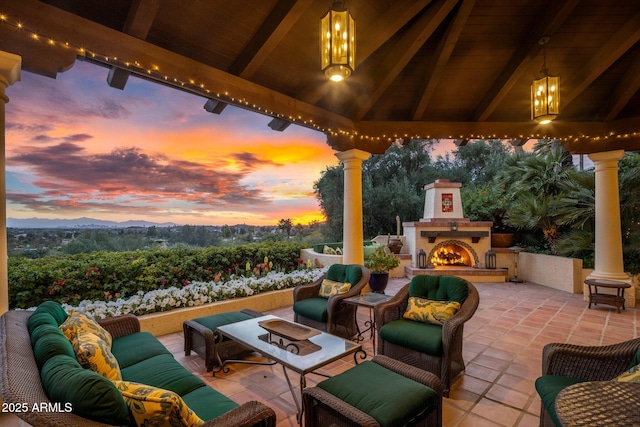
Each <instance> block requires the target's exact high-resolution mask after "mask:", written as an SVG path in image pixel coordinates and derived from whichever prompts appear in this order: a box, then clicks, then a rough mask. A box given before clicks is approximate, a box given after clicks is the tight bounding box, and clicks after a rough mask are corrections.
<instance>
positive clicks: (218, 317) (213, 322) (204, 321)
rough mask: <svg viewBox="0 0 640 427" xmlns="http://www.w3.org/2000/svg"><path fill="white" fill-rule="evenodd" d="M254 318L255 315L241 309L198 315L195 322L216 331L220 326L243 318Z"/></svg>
mask: <svg viewBox="0 0 640 427" xmlns="http://www.w3.org/2000/svg"><path fill="white" fill-rule="evenodd" d="M249 319H253V316H251V315H249V314H246V313H242V312H240V311H230V312H228V313H220V314H213V315H211V316H204V317H198V318H197V319H193V321H194V322H196V323H199V324H201V325H202V326H205V327H207V328H209V329H211V330H212V331H215V330H216V329H217V328H218V326H222V325H229V324H231V323H236V322H241V321H243V320H249Z"/></svg>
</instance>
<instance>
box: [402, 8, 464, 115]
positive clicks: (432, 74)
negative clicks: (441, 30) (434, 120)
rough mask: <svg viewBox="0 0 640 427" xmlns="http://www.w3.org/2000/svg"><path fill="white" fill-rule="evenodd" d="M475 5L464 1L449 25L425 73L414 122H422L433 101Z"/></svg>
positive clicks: (415, 109)
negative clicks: (432, 98) (428, 106)
mask: <svg viewBox="0 0 640 427" xmlns="http://www.w3.org/2000/svg"><path fill="white" fill-rule="evenodd" d="M475 3H476V0H463V1H462V4H461V5H460V7H459V9H458V11H457V13H456V17H455V19H454V20H453V22H452V23H451V25H449V28H447V32H446V34H445V35H444V37H443V38H442V40H441V41H440V43H439V44H438V48H437V49H436V54H435V59H434V60H433V61H431V62H430V65H429V69H428V70H427V72H426V73H425V78H424V82H423V86H422V88H421V91H420V93H421V94H422V95H421V96H420V99H419V100H418V103H417V105H416V107H415V108H414V111H413V114H412V116H413V120H421V119H422V118H423V116H424V113H425V110H426V109H427V105H429V101H430V100H431V97H432V96H433V93H434V91H435V90H436V87H437V86H438V83H439V82H440V80H441V79H442V78H443V77H444V69H445V66H446V65H447V62H449V58H450V57H451V53H452V52H453V49H454V48H455V46H456V43H457V42H458V38H459V37H460V33H461V32H462V30H463V29H464V25H465V23H466V22H467V19H468V18H469V15H470V14H471V10H472V9H473V5H474V4H475Z"/></svg>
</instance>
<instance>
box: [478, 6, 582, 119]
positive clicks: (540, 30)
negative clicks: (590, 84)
mask: <svg viewBox="0 0 640 427" xmlns="http://www.w3.org/2000/svg"><path fill="white" fill-rule="evenodd" d="M579 2H580V0H569V1H561V2H553V3H552V6H551V9H546V8H545V10H544V16H543V17H541V18H540V25H538V26H537V27H536V28H535V29H533V30H532V31H530V32H528V33H527V37H526V39H525V40H523V41H522V43H521V44H520V46H519V48H518V49H516V51H515V52H514V54H513V55H512V56H511V58H510V59H509V62H508V63H507V65H506V66H505V67H504V68H503V69H502V72H501V73H500V75H499V76H498V77H497V78H496V80H495V81H494V82H493V85H492V86H491V88H490V89H489V90H488V91H487V93H486V94H485V95H484V97H483V98H482V101H480V103H479V104H478V107H477V108H476V111H475V114H474V119H475V120H477V121H479V122H483V121H485V120H487V119H488V118H489V116H490V115H491V113H493V111H494V110H495V109H496V107H498V105H500V102H502V100H503V99H504V97H505V96H506V95H507V93H509V91H510V90H511V88H512V87H513V85H514V84H516V82H517V81H518V80H519V79H520V77H522V74H523V73H524V72H526V70H527V65H528V64H529V62H530V61H531V60H532V59H533V58H535V56H536V55H537V54H538V52H539V51H540V44H539V41H540V38H542V37H543V36H545V35H549V34H553V33H555V32H556V31H557V30H558V29H559V28H560V26H561V25H562V23H563V22H564V21H565V20H566V19H567V17H568V16H569V14H570V13H571V11H572V10H573V9H574V8H575V7H576V5H577V4H578V3H579ZM563 102H564V100H563Z"/></svg>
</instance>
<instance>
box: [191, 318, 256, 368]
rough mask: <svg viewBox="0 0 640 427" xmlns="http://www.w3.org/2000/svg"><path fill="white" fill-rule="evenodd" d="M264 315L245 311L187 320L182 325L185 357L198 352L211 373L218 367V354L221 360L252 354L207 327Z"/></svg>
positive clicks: (240, 345)
mask: <svg viewBox="0 0 640 427" xmlns="http://www.w3.org/2000/svg"><path fill="white" fill-rule="evenodd" d="M262 315H263V314H262V313H259V312H257V311H253V310H250V309H244V310H240V311H239V312H230V313H221V314H212V315H211V316H206V317H201V318H198V319H193V320H185V322H184V323H183V324H182V329H183V331H184V354H185V356H189V355H190V354H191V352H192V351H194V352H196V353H197V354H199V355H200V356H201V357H202V358H203V359H204V361H205V366H206V368H207V372H211V371H213V368H214V367H215V366H217V365H218V358H217V357H216V353H218V356H219V357H220V359H221V360H226V359H235V358H238V357H240V356H242V355H243V354H244V353H250V352H251V350H250V349H249V348H247V347H245V346H243V345H242V344H240V343H237V342H236V341H233V340H229V339H222V337H221V336H220V335H218V334H217V333H216V331H215V330H214V329H211V327H208V326H206V325H217V326H221V325H225V324H229V323H233V322H234V320H230V319H234V318H235V319H242V318H243V317H244V318H248V317H260V316H262ZM235 321H237V320H235Z"/></svg>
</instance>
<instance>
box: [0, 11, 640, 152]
mask: <svg viewBox="0 0 640 427" xmlns="http://www.w3.org/2000/svg"><path fill="white" fill-rule="evenodd" d="M331 3H332V1H331V0H322V1H320V0H245V1H226V0H207V1H202V0H109V1H103V0H82V1H72V0H20V1H15V0H0V15H1V18H2V19H1V22H0V50H4V51H8V52H11V53H16V54H18V55H21V56H22V58H23V59H22V60H23V69H25V70H27V71H31V72H34V73H39V74H42V75H46V76H50V77H55V76H56V74H57V73H59V72H64V71H65V70H67V69H69V68H70V67H71V66H73V64H74V62H75V61H76V60H77V59H81V60H88V61H92V62H95V63H97V64H100V65H103V66H106V67H107V68H106V69H105V76H106V80H107V82H108V84H110V85H111V86H113V87H115V88H120V89H122V88H125V87H126V83H127V79H128V77H129V75H130V74H136V75H139V76H141V77H143V78H147V79H152V80H156V81H159V82H162V83H163V84H169V85H172V86H176V87H178V88H180V89H181V90H187V91H190V92H193V93H194V94H196V95H198V96H202V98H203V105H204V106H205V108H206V109H207V111H210V112H212V113H218V114H224V109H225V106H227V105H229V104H233V105H237V106H240V107H242V108H246V109H250V110H254V111H256V112H258V113H260V114H267V115H269V116H272V117H273V118H274V120H273V121H272V122H271V124H270V126H271V127H272V128H273V129H275V130H284V129H286V127H287V126H288V125H289V124H290V123H291V122H294V123H296V124H299V125H302V126H307V127H310V128H314V129H317V130H319V131H322V132H324V133H326V134H327V142H328V143H329V144H330V145H331V146H332V147H333V148H335V149H336V150H340V151H342V150H346V149H350V148H359V149H362V150H365V151H369V152H372V153H381V152H384V150H385V149H386V148H387V147H388V146H389V145H390V144H391V143H392V142H393V141H395V140H396V139H397V138H411V137H423V138H452V139H460V140H468V139H474V138H504V139H512V140H523V139H524V140H526V139H529V138H555V139H559V140H561V141H562V142H563V144H564V145H565V147H566V148H568V149H569V150H570V151H572V152H574V153H589V152H598V151H607V150H614V149H626V150H639V149H640V91H639V90H638V89H639V88H640V42H639V39H640V2H638V1H635V0H607V1H596V0H565V1H555V0H347V2H346V5H347V7H348V8H349V10H350V12H351V14H352V15H353V16H354V18H355V20H356V28H357V32H356V45H357V47H356V69H355V71H354V73H353V75H352V76H351V77H349V78H348V79H347V80H346V81H345V82H342V83H338V84H336V83H333V82H329V81H328V80H327V78H326V77H325V76H324V75H323V73H322V72H321V71H320V59H319V47H318V38H319V35H318V31H319V19H320V17H322V16H323V15H324V14H325V13H326V11H327V10H328V9H329V7H330V6H331ZM543 36H550V41H549V43H548V44H547V46H546V63H547V66H548V68H549V70H550V73H551V74H553V75H558V76H560V82H561V97H560V103H561V114H560V116H559V117H558V118H557V119H556V120H555V121H554V122H552V123H551V124H549V125H539V124H537V123H535V122H532V121H531V120H530V106H529V97H530V85H531V81H532V80H533V79H534V78H537V76H538V73H539V71H540V68H541V67H542V63H543V51H542V48H541V46H540V45H539V43H538V41H539V40H540V38H542V37H543Z"/></svg>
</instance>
